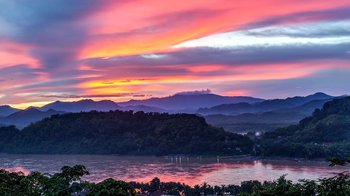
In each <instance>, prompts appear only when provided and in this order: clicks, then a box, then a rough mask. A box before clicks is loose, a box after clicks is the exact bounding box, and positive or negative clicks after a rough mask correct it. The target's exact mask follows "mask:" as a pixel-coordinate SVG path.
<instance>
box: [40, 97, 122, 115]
mask: <svg viewBox="0 0 350 196" xmlns="http://www.w3.org/2000/svg"><path fill="white" fill-rule="evenodd" d="M49 109H53V110H57V111H65V112H89V111H92V110H96V111H110V110H117V109H120V107H119V106H118V104H116V103H115V102H113V101H110V100H103V101H93V100H91V99H84V100H80V101H74V102H62V101H56V102H53V103H50V104H47V105H45V106H43V107H41V108H40V110H41V111H47V110H49Z"/></svg>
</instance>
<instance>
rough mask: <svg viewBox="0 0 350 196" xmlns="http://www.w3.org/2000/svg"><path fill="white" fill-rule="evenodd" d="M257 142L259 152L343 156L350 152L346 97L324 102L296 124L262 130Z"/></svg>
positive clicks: (348, 100)
mask: <svg viewBox="0 0 350 196" xmlns="http://www.w3.org/2000/svg"><path fill="white" fill-rule="evenodd" d="M260 144H261V150H262V152H261V153H262V154H263V155H277V156H289V157H308V158H313V157H330V156H344V155H345V154H347V153H349V152H350V97H345V98H339V99H334V100H333V101H330V102H327V103H325V104H324V106H323V108H322V109H317V110H315V112H314V113H313V115H312V116H311V117H308V118H305V119H303V120H302V121H300V123H299V124H298V125H293V126H289V127H287V128H281V129H277V130H276V131H273V132H270V133H266V134H265V135H264V137H263V138H262V140H261V141H260Z"/></svg>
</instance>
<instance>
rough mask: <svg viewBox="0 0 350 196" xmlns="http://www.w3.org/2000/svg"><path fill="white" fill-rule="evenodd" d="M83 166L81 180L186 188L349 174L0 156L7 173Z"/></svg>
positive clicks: (309, 167) (264, 164)
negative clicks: (156, 180) (84, 174)
mask: <svg viewBox="0 0 350 196" xmlns="http://www.w3.org/2000/svg"><path fill="white" fill-rule="evenodd" d="M75 164H83V165H85V166H86V167H87V169H88V170H89V171H90V173H91V174H90V175H89V176H87V177H86V178H85V179H87V180H91V181H96V182H98V181H101V180H103V179H106V178H115V179H119V180H125V181H138V182H149V181H150V180H151V179H153V178H154V177H158V178H160V179H161V181H176V182H182V183H186V184H189V185H195V184H202V183H204V182H207V183H208V184H210V185H227V184H240V182H241V181H244V180H259V181H265V180H275V179H277V178H278V177H280V176H281V175H284V174H287V176H286V178H287V179H290V180H293V181H297V180H298V179H318V178H324V177H330V176H333V175H334V174H335V173H338V172H342V171H346V170H348V171H350V168H348V167H333V168H330V167H328V163H327V162H324V161H296V160H251V159H250V158H247V159H234V158H223V157H221V158H220V157H185V156H182V157H179V156H175V157H174V156H167V157H154V156H109V155H108V156H107V155H7V154H1V155H0V168H2V169H7V170H10V171H22V172H24V173H25V174H28V173H30V171H40V172H44V173H53V172H58V171H59V169H60V168H61V167H62V166H63V165H70V166H72V165H75Z"/></svg>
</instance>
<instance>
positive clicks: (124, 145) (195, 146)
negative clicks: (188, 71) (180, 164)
mask: <svg viewBox="0 0 350 196" xmlns="http://www.w3.org/2000/svg"><path fill="white" fill-rule="evenodd" d="M0 136H1V137H0V138H1V139H0V141H1V144H0V150H1V152H5V153H47V154H139V155H166V154H203V155H205V154H208V155H209V154H211V155H214V154H215V155H237V154H247V153H250V151H251V149H252V147H253V143H252V141H251V140H250V139H249V138H248V137H245V136H242V135H237V134H233V133H228V132H225V131H224V130H222V129H218V128H214V127H212V126H210V125H208V124H207V123H206V122H205V120H204V119H203V118H201V117H198V116H195V115H190V114H165V113H164V114H161V113H144V112H136V113H134V112H132V111H128V112H125V111H110V112H96V111H93V112H81V113H67V114H62V115H53V116H51V117H50V118H46V119H44V120H42V121H39V122H37V123H34V124H31V125H29V126H27V127H25V128H24V129H23V130H21V131H19V130H17V129H16V128H15V127H4V128H0Z"/></svg>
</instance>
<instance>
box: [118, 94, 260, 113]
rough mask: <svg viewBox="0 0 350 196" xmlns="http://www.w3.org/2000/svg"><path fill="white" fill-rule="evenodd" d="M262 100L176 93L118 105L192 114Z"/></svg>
mask: <svg viewBox="0 0 350 196" xmlns="http://www.w3.org/2000/svg"><path fill="white" fill-rule="evenodd" d="M261 101H263V99H259V98H254V97H245V96H235V97H230V96H220V95H216V94H210V93H208V94H204V93H198V94H196V93H178V94H175V95H172V96H169V97H162V98H150V99H146V100H130V101H127V102H123V103H119V105H120V106H135V105H145V106H151V107H158V108H162V109H165V110H171V111H180V112H186V111H190V112H194V111H196V110H197V109H198V108H201V107H212V106H215V105H219V104H228V103H240V102H246V103H257V102H261Z"/></svg>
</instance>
